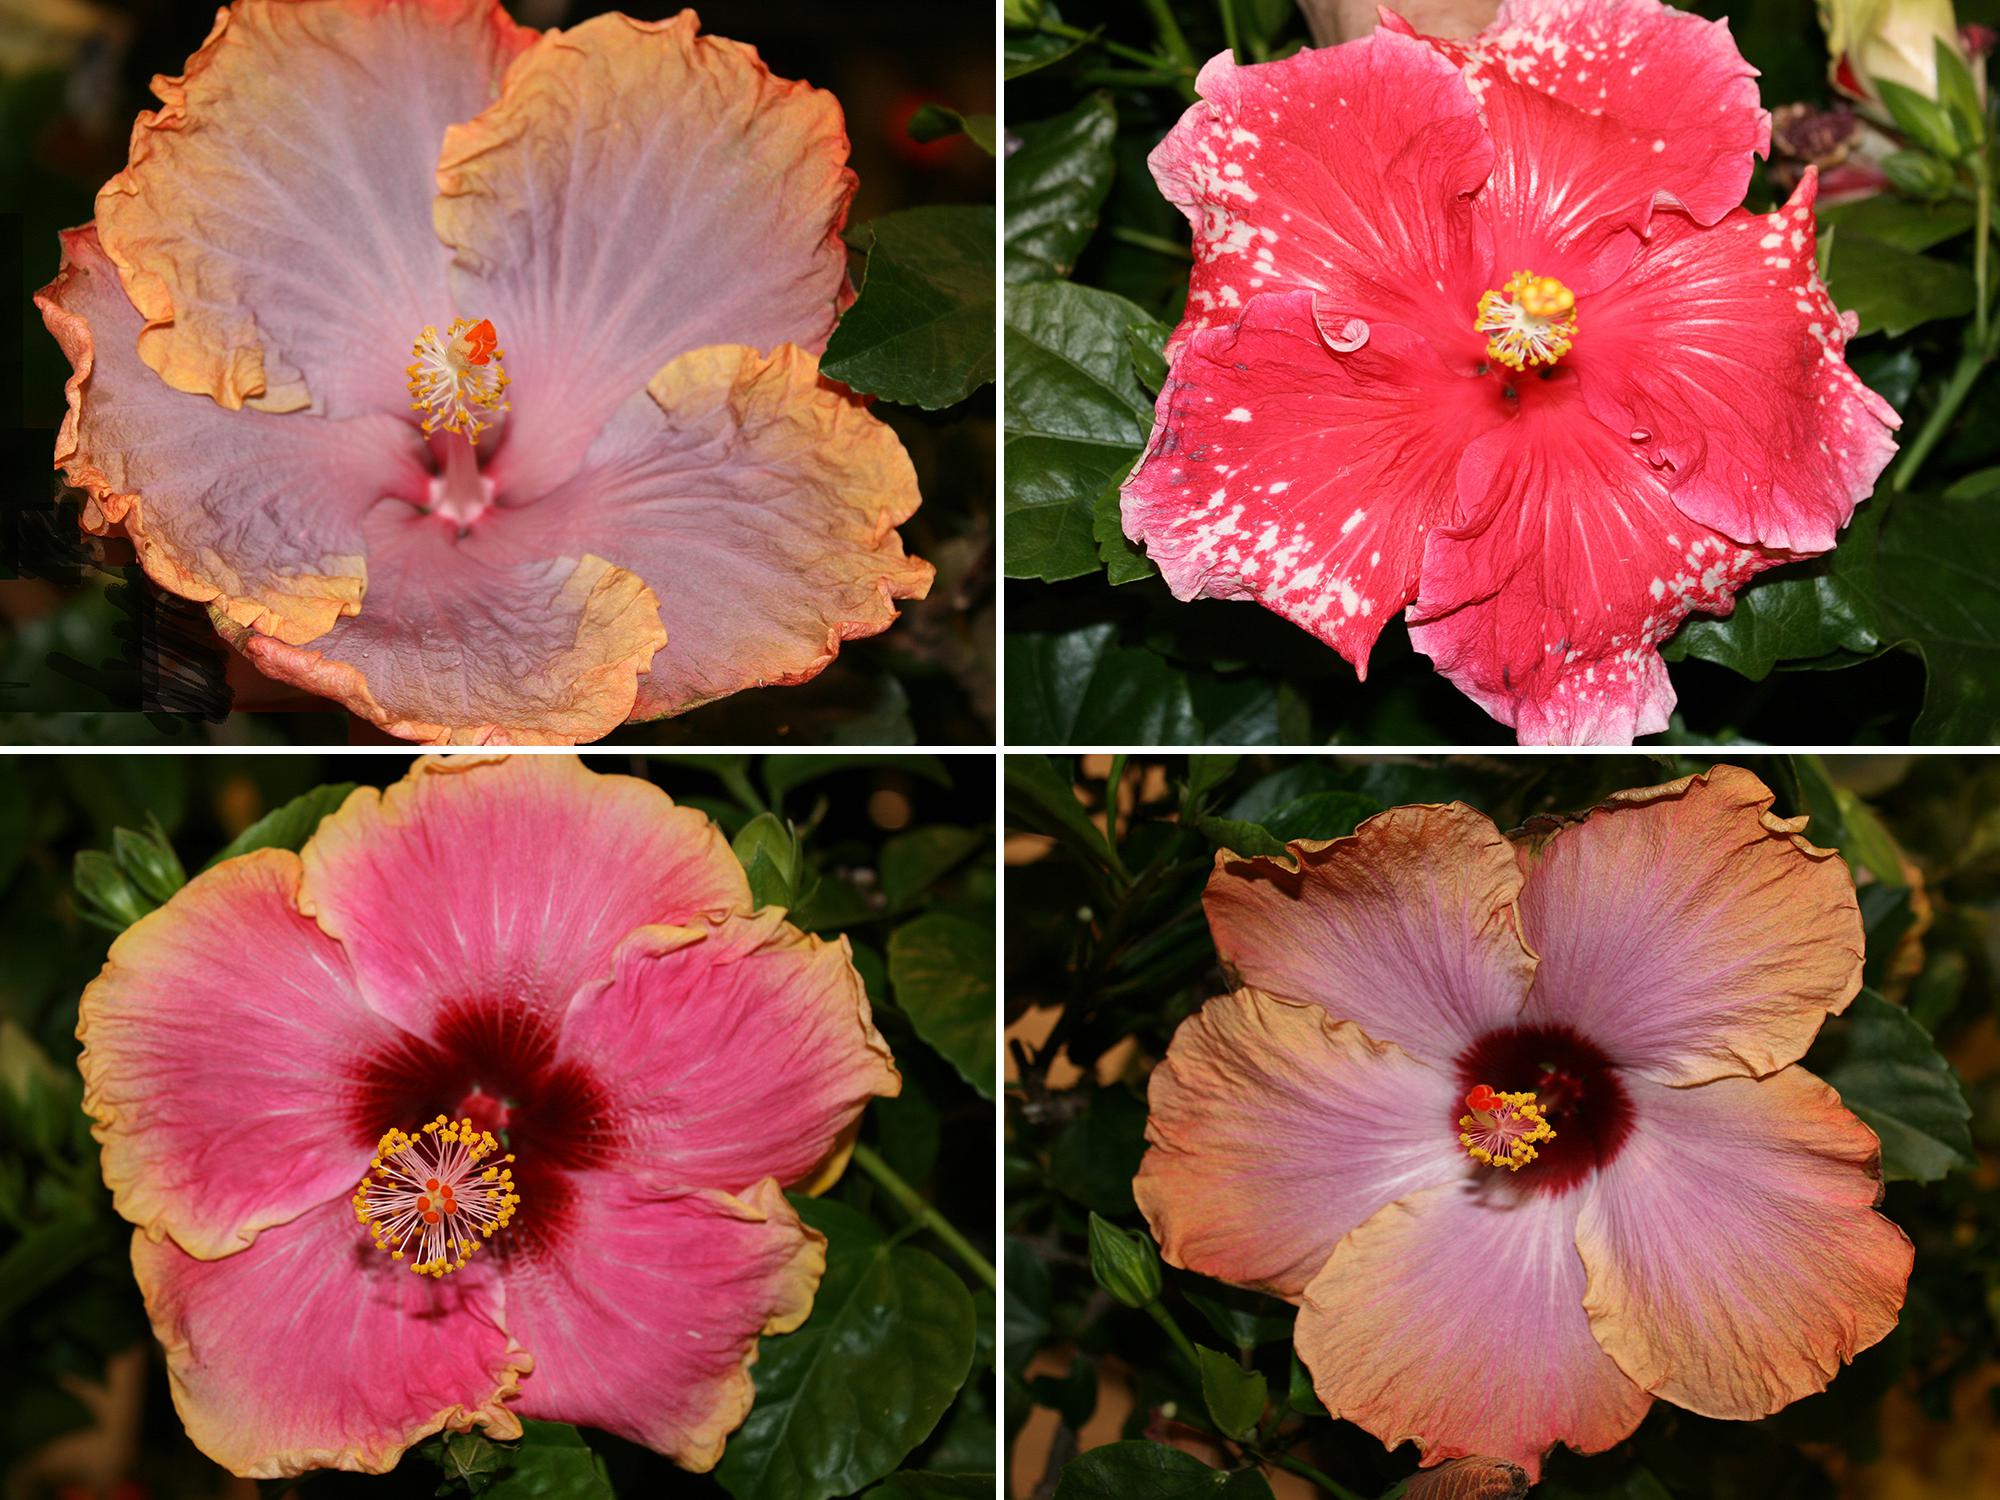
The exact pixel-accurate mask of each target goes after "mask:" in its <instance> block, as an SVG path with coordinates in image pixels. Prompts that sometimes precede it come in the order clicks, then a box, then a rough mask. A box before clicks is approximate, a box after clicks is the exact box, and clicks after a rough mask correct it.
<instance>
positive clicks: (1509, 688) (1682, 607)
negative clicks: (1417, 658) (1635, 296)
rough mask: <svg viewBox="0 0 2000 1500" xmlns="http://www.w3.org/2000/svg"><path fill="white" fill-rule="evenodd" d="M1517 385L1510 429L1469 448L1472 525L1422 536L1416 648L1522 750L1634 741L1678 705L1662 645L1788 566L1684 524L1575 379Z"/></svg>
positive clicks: (1464, 491)
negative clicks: (1591, 410) (1517, 408)
mask: <svg viewBox="0 0 2000 1500" xmlns="http://www.w3.org/2000/svg"><path fill="white" fill-rule="evenodd" d="M1522 385H1523V387H1524V390H1523V392H1522V403H1521V404H1522V411H1521V415H1520V418H1519V420H1517V421H1515V422H1513V423H1511V424H1509V425H1508V426H1506V427H1504V428H1501V429H1499V430H1497V431H1494V432H1491V433H1488V434H1487V435H1486V436H1485V437H1483V438H1481V439H1480V440H1479V441H1478V442H1476V443H1474V444H1473V445H1472V447H1471V448H1470V449H1469V450H1467V453H1466V456H1465V462H1464V466H1463V467H1462V468H1461V469H1460V470H1459V492H1460V494H1461V496H1463V497H1464V499H1465V508H1464V515H1465V519H1464V521H1463V523H1462V524H1460V525H1458V526H1455V527H1452V528H1450V529H1448V530H1440V531H1434V532H1432V533H1431V538H1430V545H1429V547H1428V548H1427V549H1426V550H1425V553H1424V561H1423V569H1422V574H1421V576H1420V578H1419V580H1418V586H1417V602H1416V603H1415V604H1414V605H1413V606H1412V607H1411V609H1410V620H1411V626H1410V641H1411V643H1412V644H1413V645H1415V646H1416V648H1417V649H1418V650H1419V651H1421V652H1423V653H1424V654H1425V655H1426V656H1429V657H1430V658H1431V660H1432V661H1434V662H1436V663H1437V668H1438V670H1439V671H1440V672H1442V673H1443V674H1444V675H1445V676H1447V677H1449V678H1450V679H1451V680H1452V682H1454V683H1455V684H1457V686H1458V689H1459V691H1460V692H1462V693H1464V694H1465V695H1466V696H1467V697H1469V698H1471V699H1472V701H1473V702H1475V703H1477V704H1478V705H1479V706H1480V707H1481V708H1483V709H1485V710H1486V711H1487V712H1488V713H1489V714H1491V715H1493V717H1494V718H1496V719H1498V720H1499V721H1500V722H1501V723H1503V724H1509V725H1512V726H1513V728H1514V730H1515V732H1516V733H1517V734H1518V735H1519V737H1520V740H1521V743H1522V744H1524V745H1540V744H1573V745H1578V744H1581V745H1589V744H1604V745H1623V744H1630V743H1631V742H1632V740H1633V738H1634V737H1635V736H1637V735H1642V734H1657V733H1658V732H1659V731H1660V730H1662V729H1665V728H1666V727H1667V716H1668V714H1669V712H1670V711H1671V710H1672V708H1673V706H1674V690H1673V687H1672V685H1671V684H1670V683H1669V682H1668V681H1667V669H1666V667H1665V665H1664V664H1663V663H1662V662H1661V661H1660V654H1659V651H1658V649H1657V648H1658V644H1659V642H1661V641H1663V640H1665V639H1666V638H1667V637H1668V636H1670V635H1672V634H1673V632H1674V630H1675V628H1676V627H1677V626H1678V625H1679V624H1680V622H1681V621H1682V620H1683V619H1685V618H1686V617H1687V615H1688V614H1689V613H1690V612H1691V611H1693V610H1702V611H1705V612H1706V613H1709V614H1718V615H1726V614H1728V613H1729V611H1730V610H1731V609H1732V608H1733V607H1734V603H1735V600H1734V595H1735V592H1736V590H1737V588H1739V587H1740V586H1741V585H1742V584H1743V582H1744V581H1745V580H1746V579H1748V578H1750V577H1751V576H1752V575H1753V574H1755V573H1757V572H1759V571H1760V570H1762V569H1764V568H1767V567H1769V566H1771V564H1772V563H1773V562H1776V561H1779V560H1781V559H1779V558H1775V557H1771V556H1769V555H1766V554H1763V553H1759V552H1754V551H1751V550H1749V549H1746V548H1743V547H1739V546H1737V545H1736V544H1735V543H1733V542H1731V541H1730V540H1729V539H1728V538H1727V537H1724V536H1722V535H1720V534H1719V533H1717V532H1714V531H1711V530H1710V529H1709V528H1707V527H1705V526H1702V525H1701V524H1700V523H1698V522H1696V521H1692V520H1690V519H1689V518H1688V517H1687V516H1685V515H1683V514H1682V513H1681V512H1680V511H1679V510H1678V509H1677V508H1676V507H1675V506H1674V503H1673V500H1672V497H1671V496H1669V495H1668V493H1667V491H1666V490H1665V488H1664V487H1663V486H1662V485H1661V484H1660V481H1659V479H1658V478H1657V477H1656V476H1655V475H1654V473H1653V471H1652V470H1651V469H1649V468H1648V467H1647V466H1646V464H1645V463H1643V462H1642V461H1641V460H1640V459H1639V458H1637V457H1636V456H1634V453H1633V451H1631V450H1633V449H1634V447H1635V445H1634V444H1632V443H1631V442H1629V441H1627V440H1626V439H1624V438H1621V437H1619V436H1617V435H1616V434H1614V433H1613V432H1611V431H1610V430H1609V429H1608V428H1606V427H1604V426H1603V425H1602V424H1600V423H1599V422H1597V421H1596V420H1595V419H1594V418H1592V417H1591V416H1590V415H1589V414H1588V413H1587V412H1586V411H1585V410H1584V406H1583V402H1582V400H1581V399H1580V398H1578V396H1577V395H1576V381H1575V379H1574V377H1571V376H1565V375H1561V374H1558V375H1557V376H1556V377H1555V378H1554V379H1552V380H1528V381H1523V382H1522ZM1530 398H1532V399H1530Z"/></svg>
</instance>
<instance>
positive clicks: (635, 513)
mask: <svg viewBox="0 0 2000 1500" xmlns="http://www.w3.org/2000/svg"><path fill="white" fill-rule="evenodd" d="M918 503H919V497H918V494H917V479H916V473H915V471H914V470H913V469H912V468H911V466H910V460H909V456H908V455H907V454H906V453H905V452H904V451H903V446H902V444H901V443H900V442H899V441H898V440H897V438H896V435H895V433H894V432H893V431H891V430H890V429H889V427H888V426H887V425H885V424H884V423H882V422H881V421H879V420H877V419H876V418H875V417H874V416H872V415H870V414H869V412H868V411H867V409H866V407H865V406H864V405H863V404H862V403H860V402H859V401H857V400H855V399H854V398H852V397H851V396H849V395H848V394H847V393H846V391H845V390H843V389H841V388H840V387H837V386H834V385H832V384H830V383H827V382H823V381H821V380H820V378H819V371H818V363H817V361H816V360H815V359H814V358H813V357H812V356H811V355H809V354H807V353H805V352H804V351H803V350H801V349H798V348H796V347H794V346H792V345H789V344H787V345H783V346H781V347H780V348H779V349H778V350H777V352H776V353H775V354H773V355H772V356H771V357H769V358H768V359H767V358H763V357H760V356H759V355H758V354H756V352H755V351H753V350H751V349H747V348H743V347H740V346H718V347H715V348H710V349H703V350H700V351H698V352H695V353H692V354H685V355H682V356H681V357H680V358H678V359H676V360H674V361H673V363H671V364H669V365H668V366H666V368H665V369H663V370H661V371H659V372H658V373H657V374H656V375H654V376H653V379H652V382H651V384H650V385H649V386H647V387H646V388H645V389H643V390H640V391H638V392H636V393H635V394H634V395H632V396H631V398H630V399H629V400H627V401H626V402H625V403H624V405H623V406H621V407H620V408H619V409H618V411H617V412H616V414H614V415H613V416H612V418H611V421H610V422H609V424H608V425H606V427H605V428H604V430H603V432H602V433H600V434H599V435H598V437H597V439H596V441H595V442H594V443H592V444H591V446H590V451H589V453H588V454H587V455H585V457H584V459H583V466H582V468H581V469H580V470H579V471H578V472H577V474H576V475H575V477H574V478H572V479H571V480H569V481H568V482H567V483H565V484H563V485H562V486H561V487H559V488H558V489H557V490H556V491H555V492H554V493H552V494H550V495H547V496H545V497H544V498H542V499H540V500H538V501H536V502H535V503H534V504H532V505H527V506H523V507H519V508H509V509H507V510H506V511H505V512H504V513H503V514H500V515H498V516H496V517H495V518H494V525H493V532H494V536H493V542H494V545H495V546H496V547H504V548H507V549H511V550H510V552H509V553H508V554H507V555H510V556H517V557H519V558H521V559H523V560H526V559H528V558H532V557H536V556H551V555H566V556H573V555H575V554H577V553H579V552H588V553H594V554H596V555H599V556H602V557H606V558H609V559H610V560H612V561H613V562H615V563H617V564H618V565H619V566H620V567H621V568H623V569H626V570H628V571H630V572H631V573H633V574H636V575H637V576H639V577H640V578H643V579H644V580H645V582H646V584H647V585H648V587H649V588H650V589H651V590H652V592H653V594H654V595H655V596H657V598H658V600H659V608H660V618H661V620H662V622H663V623H664V625H665V627H666V634H667V640H666V644H665V646H664V647H661V648H660V649H659V651H658V654H657V655H655V656H653V657H652V668H651V670H650V671H649V672H648V673H647V674H646V675H645V676H643V677H641V678H640V679H639V683H638V696H637V702H636V704H635V706H634V707H633V709H632V710H631V712H632V715H633V717H635V718H640V719H650V718H658V717H659V716H660V715H662V714H670V713H680V712H682V711H684V710H686V709H690V708H693V707H695V706H696V705H697V704H701V703H706V702H708V701H710V700H711V699H715V698H720V697H723V696H724V695H726V694H729V693H734V692H737V691H739V690H741V689H744V688H750V687H760V686H765V685H769V684H778V683H786V684H789V683H799V682H804V681H806V680H808V679H809V678H812V677H815V676H817V675H818V674H819V673H820V672H821V671H822V670H824V669H825V668H826V667H827V666H828V665H829V664H830V663H831V662H832V661H833V659H834V657H835V656H836V655H837V654H838V653H839V651H840V647H841V643H842V642H843V641H847V640H852V639H855V638H857V637H863V636H870V635H874V634H876V633H878V632H880V631H883V630H886V629H888V627H889V626H890V625H891V624H892V623H893V622H894V621H895V619H896V618H897V612H896V601H897V600H898V599H921V598H923V597H924V595H925V594H926V593H928V592H929V590H930V585H931V577H932V568H931V565H930V564H929V563H927V562H925V561H923V560H922V559H921V558H914V557H908V556H906V555H905V554H904V552H903V544H902V539H901V538H900V537H899V536H898V535H897V534H896V527H897V526H899V525H900V524H902V523H903V522H905V521H907V520H909V518H910V516H911V515H912V514H913V513H914V512H915V511H916V509H917V505H918Z"/></svg>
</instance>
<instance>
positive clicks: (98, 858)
mask: <svg viewBox="0 0 2000 1500" xmlns="http://www.w3.org/2000/svg"><path fill="white" fill-rule="evenodd" d="M71 879H72V882H73V884H74V885H75V888H76V897H77V902H78V911H79V913H80V914H81V915H83V916H85V917H88V918H89V919H90V920H91V921H92V922H94V923H95V924H96V925H97V926H99V927H102V928H104V929H105V930H106V931H107V932H123V931H124V930H125V929H126V928H128V927H130V926H131V925H132V924H133V923H134V922H136V921H138V920H139V918H141V917H143V916H145V915H146V913H147V912H149V911H151V910H153V905H154V904H153V903H152V902H151V901H149V900H147V899H146V898H145V897H144V896H142V895H140V894H139V891H138V888H137V887H136V886H134V885H133V884H132V882H131V881H130V880H128V879H126V877H125V872H124V871H123V870H121V869H119V868H118V861H117V860H115V859H113V858H112V857H111V856H110V855H109V854H106V853H105V852H104V851H103V850H102V849H82V850H79V851H78V852H77V856H76V859H75V862H74V863H73V865H72V867H71Z"/></svg>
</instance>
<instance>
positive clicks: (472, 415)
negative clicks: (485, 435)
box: [409, 318, 507, 444]
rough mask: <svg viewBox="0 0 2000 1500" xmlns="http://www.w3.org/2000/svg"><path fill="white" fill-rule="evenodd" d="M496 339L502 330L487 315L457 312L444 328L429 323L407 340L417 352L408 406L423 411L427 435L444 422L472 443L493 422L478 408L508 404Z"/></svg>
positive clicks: (504, 407) (492, 408)
mask: <svg viewBox="0 0 2000 1500" xmlns="http://www.w3.org/2000/svg"><path fill="white" fill-rule="evenodd" d="M499 345H500V335H499V334H497V333H495V332H494V331H493V324H492V322H491V321H490V320H488V319H485V318H482V319H480V320H479V321H478V322H477V323H475V322H473V321H472V320H471V319H470V318H460V319H459V320H458V321H457V322H455V323H453V324H452V325H451V328H450V329H449V331H447V332H445V333H442V334H440V333H439V332H438V331H437V329H436V328H435V327H427V328H425V329H424V331H423V332H422V333H420V334H418V335H417V341H416V343H414V344H412V345H411V346H410V353H411V354H413V355H415V356H416V362H415V363H414V364H412V365H411V366H410V369H409V376H410V396H411V398H412V399H411V401H410V410H412V411H420V412H422V413H423V414H424V436H425V437H429V436H430V435H431V434H432V433H433V432H436V431H437V430H438V429H439V428H440V427H442V428H443V429H444V430H445V431H446V432H457V433H462V434H464V436H465V440H466V441H467V442H468V443H474V444H476V443H478V441H479V434H480V433H482V432H484V431H485V430H486V429H487V428H489V427H491V426H492V425H493V424H492V423H491V422H489V421H487V420H486V419H485V418H483V417H482V416H480V413H481V412H484V411H505V410H507V403H506V402H505V401H504V400H502V399H501V397H502V395H503V394H504V393H505V391H506V389H507V372H506V370H504V369H502V368H501V365H500V361H501V360H503V359H505V358H506V357H507V351H506V350H504V349H502V348H500V347H499Z"/></svg>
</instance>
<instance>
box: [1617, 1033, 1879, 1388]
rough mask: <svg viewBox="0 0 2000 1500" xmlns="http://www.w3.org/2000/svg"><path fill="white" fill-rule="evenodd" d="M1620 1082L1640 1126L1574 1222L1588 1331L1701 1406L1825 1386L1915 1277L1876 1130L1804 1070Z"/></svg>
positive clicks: (1642, 1372) (1657, 1382)
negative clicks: (1889, 1215) (1695, 1081)
mask: <svg viewBox="0 0 2000 1500" xmlns="http://www.w3.org/2000/svg"><path fill="white" fill-rule="evenodd" d="M1631 1090H1632V1102H1633V1105H1634V1108H1635V1111H1636V1113H1637V1117H1638V1118H1637V1127H1636V1129H1635V1130H1634V1132H1633V1136H1632V1139H1631V1140H1630V1141H1628V1142H1627V1143H1626V1146H1625V1149H1624V1151H1623V1152H1621V1153H1620V1155H1619V1157H1618V1159H1617V1161H1616V1162H1614V1163H1613V1164H1612V1165H1611V1166H1610V1167H1609V1168H1608V1169H1607V1170H1606V1171H1605V1172H1604V1173H1603V1174H1602V1175H1600V1176H1599V1177H1598V1179H1597V1181H1596V1183H1595V1185H1594V1186H1592V1187H1591V1188H1590V1189H1589V1190H1588V1192H1587V1195H1586V1198H1585V1202H1584V1207H1583V1214H1582V1217H1581V1218H1580V1219H1579V1220H1578V1222H1577V1247H1578V1248H1579V1249H1580V1250H1581V1251H1582V1254H1583V1264H1584V1267H1585V1268H1586V1270H1587V1271H1588V1272H1589V1276H1590V1289H1589V1291H1588V1293H1587V1294H1586V1295H1585V1297H1584V1307H1585V1309H1586V1310H1587V1311H1588V1312H1589V1314H1590V1325H1591V1330H1592V1332H1594V1333H1595V1334H1596V1335H1597V1339H1598V1342H1599V1343H1601V1344H1602V1345H1603V1346H1604V1348H1605V1349H1606V1350H1607V1351H1609V1353H1610V1355H1611V1357H1612V1358H1613V1359H1615V1360H1617V1361H1618V1364H1619V1367H1620V1368H1622V1369H1623V1370H1624V1371H1625V1373H1626V1374H1628V1375H1629V1376H1631V1377H1632V1379H1633V1380H1635V1381H1637V1382H1638V1383H1639V1384H1640V1385H1641V1386H1643V1387H1644V1388H1645V1389H1647V1390H1648V1391H1651V1392H1652V1393H1653V1394H1655V1395H1657V1396H1660V1397H1663V1398H1664V1399H1666V1400H1669V1401H1672V1402H1674V1403H1675V1404H1676V1405H1679V1406H1685V1407H1687V1408H1688V1409H1689V1410H1690V1411H1696V1412H1700V1413H1701V1414H1702V1415H1704V1416H1709V1417H1727V1418H1737V1419H1750V1418H1755V1417H1762V1416H1766V1415H1768V1414H1770V1413H1771V1412H1774V1411H1776V1410H1778V1408H1780V1407H1782V1406H1785V1405H1787V1404H1788V1403H1790V1402H1793V1401H1796V1400H1798V1399H1799V1397H1801V1396H1808V1395H1811V1394H1812V1393H1813V1392H1815V1391H1818V1390H1823V1389H1824V1388H1825V1386H1826V1384H1827V1382H1828V1381H1829V1380H1831V1379H1832V1378H1833V1377H1834V1376H1835V1375H1836V1374H1838V1373H1839V1371H1840V1367H1841V1365H1843V1364H1844V1363H1846V1362H1847V1361H1848V1360H1851V1359H1852V1358H1853V1357H1854V1356H1855V1355H1856V1354H1857V1353H1859V1352H1860V1351H1861V1350H1863V1349H1866V1348H1868V1347H1869V1346H1870V1345H1871V1344H1874V1343H1875V1342H1877V1341H1878V1340H1879V1339H1881V1338H1882V1337H1883V1336H1884V1335H1885V1334H1887V1333H1888V1332H1889V1330H1890V1329H1892V1328H1894V1327H1895V1326H1896V1317H1897V1313H1898V1312H1899V1310H1900V1309H1901V1308H1902V1305H1903V1294H1904V1289H1905V1285H1906V1283H1907V1282H1908V1280H1909V1275H1910V1265H1911V1260H1912V1254H1913V1252H1912V1250H1911V1247H1910V1242H1909V1240H1908V1239H1907V1238H1905V1237H1904V1235H1903V1232H1902V1230H1900V1229H1898V1228H1897V1227H1896V1226H1895V1225H1894V1224H1892V1223H1890V1222H1889V1221H1888V1220H1887V1219H1885V1218H1883V1217H1882V1216H1881V1215H1880V1214H1878V1213H1876V1212H1875V1211H1874V1205H1875V1203H1876V1201H1877V1200H1878V1199H1879V1198H1880V1197H1881V1193H1882V1183H1881V1178H1880V1175H1879V1173H1878V1170H1877V1159H1878V1155H1879V1146H1878V1143H1877V1141H1876V1139H1875V1134H1874V1132H1873V1131H1871V1130H1869V1128H1868V1127H1867V1126H1866V1125H1863V1124H1862V1123H1861V1122H1860V1121H1859V1120H1857V1119H1855V1118H1854V1116H1853V1115H1851V1114H1849V1113H1848V1112H1847V1111H1846V1110H1845V1109H1843V1108H1842V1107H1841V1103H1840V1099H1839V1096H1838V1095H1836V1094H1835V1093H1834V1091H1833V1090H1832V1089H1830V1088H1828V1087H1827V1086H1826V1085H1825V1084H1824V1083H1822V1082H1820V1080H1819V1079H1817V1078H1815V1077H1813V1076H1812V1075H1811V1074H1810V1073H1807V1072H1806V1071H1805V1070H1804V1069H1802V1068H1786V1069H1784V1070H1783V1071H1782V1072H1778V1073H1774V1074H1772V1075H1771V1076H1770V1077H1769V1078H1762V1079H1749V1078H1722V1079H1718V1080H1716V1081H1715V1082H1714V1083H1706V1084H1703V1085H1701V1086H1700V1087H1698V1088H1665V1087H1662V1086H1661V1085H1659V1084H1656V1083H1648V1082H1646V1081H1644V1080H1643V1079H1637V1078H1635V1079H1632V1080H1631Z"/></svg>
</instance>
